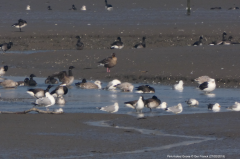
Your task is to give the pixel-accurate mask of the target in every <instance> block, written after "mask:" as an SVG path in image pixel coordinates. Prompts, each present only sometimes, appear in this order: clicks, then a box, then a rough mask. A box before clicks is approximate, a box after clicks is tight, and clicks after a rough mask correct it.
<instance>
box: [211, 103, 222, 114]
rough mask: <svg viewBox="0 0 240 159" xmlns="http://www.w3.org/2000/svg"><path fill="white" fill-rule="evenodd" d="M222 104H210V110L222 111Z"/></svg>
mask: <svg viewBox="0 0 240 159" xmlns="http://www.w3.org/2000/svg"><path fill="white" fill-rule="evenodd" d="M220 108H221V106H220V105H219V104H218V103H215V104H208V110H212V111H214V112H218V111H220Z"/></svg>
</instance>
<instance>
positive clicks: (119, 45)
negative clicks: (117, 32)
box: [111, 37, 124, 49]
mask: <svg viewBox="0 0 240 159" xmlns="http://www.w3.org/2000/svg"><path fill="white" fill-rule="evenodd" d="M123 47H124V45H123V42H122V40H121V38H120V37H118V38H117V41H115V42H113V43H112V44H111V49H122V48H123Z"/></svg>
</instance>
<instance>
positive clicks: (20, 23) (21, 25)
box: [12, 19, 27, 32]
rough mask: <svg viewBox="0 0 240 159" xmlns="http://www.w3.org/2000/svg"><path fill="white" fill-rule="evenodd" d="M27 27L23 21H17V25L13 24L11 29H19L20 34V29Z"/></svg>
mask: <svg viewBox="0 0 240 159" xmlns="http://www.w3.org/2000/svg"><path fill="white" fill-rule="evenodd" d="M25 26H27V22H26V21H25V20H22V19H19V20H18V23H14V24H13V25H12V27H15V28H19V30H20V32H22V30H21V28H23V27H25Z"/></svg>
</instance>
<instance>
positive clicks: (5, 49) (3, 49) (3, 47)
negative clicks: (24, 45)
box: [0, 42, 13, 52]
mask: <svg viewBox="0 0 240 159" xmlns="http://www.w3.org/2000/svg"><path fill="white" fill-rule="evenodd" d="M12 46H13V43H12V42H9V43H3V44H1V45H0V47H1V50H2V51H3V52H6V51H7V50H9V49H11V47H12Z"/></svg>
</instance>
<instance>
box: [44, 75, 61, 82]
mask: <svg viewBox="0 0 240 159" xmlns="http://www.w3.org/2000/svg"><path fill="white" fill-rule="evenodd" d="M45 84H58V80H57V79H55V78H54V77H51V76H48V78H47V79H46V80H45Z"/></svg>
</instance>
